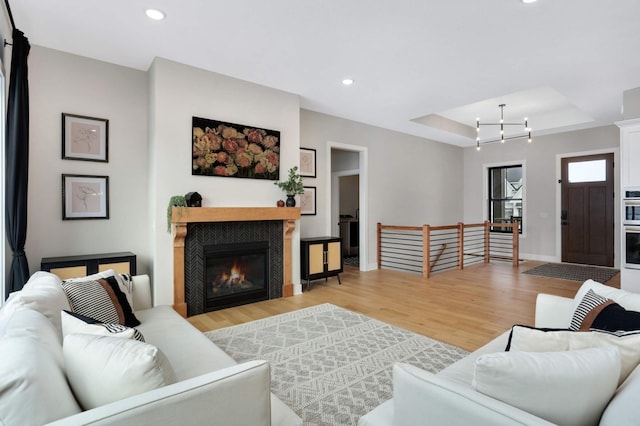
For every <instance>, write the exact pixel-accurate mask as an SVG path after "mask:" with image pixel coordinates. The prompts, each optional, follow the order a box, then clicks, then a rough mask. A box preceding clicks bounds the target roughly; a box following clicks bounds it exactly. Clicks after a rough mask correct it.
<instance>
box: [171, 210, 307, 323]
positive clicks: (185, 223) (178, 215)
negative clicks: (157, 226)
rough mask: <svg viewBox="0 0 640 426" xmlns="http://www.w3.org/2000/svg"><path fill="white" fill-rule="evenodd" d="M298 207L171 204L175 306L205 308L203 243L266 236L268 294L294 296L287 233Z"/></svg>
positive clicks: (186, 311)
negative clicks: (177, 205) (180, 205)
mask: <svg viewBox="0 0 640 426" xmlns="http://www.w3.org/2000/svg"><path fill="white" fill-rule="evenodd" d="M297 219H300V209H299V208H297V207H287V208H282V207H197V208H188V207H183V208H180V209H178V208H177V207H174V210H173V216H172V220H171V222H172V228H173V307H174V309H175V310H176V311H177V312H178V313H179V314H180V315H182V316H184V317H187V316H191V315H197V314H201V313H204V312H205V309H206V308H205V304H206V301H205V299H206V294H205V291H204V285H203V281H204V279H205V278H204V277H205V275H204V274H205V269H204V268H205V266H204V265H205V263H204V250H203V247H204V246H209V245H219V244H239V243H255V242H262V241H268V242H269V249H268V251H269V255H268V262H267V263H268V268H269V269H268V274H269V280H268V293H267V294H268V296H267V297H268V298H269V299H276V298H279V297H283V296H284V297H288V296H293V287H294V286H293V283H292V280H291V275H292V259H291V258H292V248H291V235H292V232H293V230H294V229H295V222H296V220H297Z"/></svg>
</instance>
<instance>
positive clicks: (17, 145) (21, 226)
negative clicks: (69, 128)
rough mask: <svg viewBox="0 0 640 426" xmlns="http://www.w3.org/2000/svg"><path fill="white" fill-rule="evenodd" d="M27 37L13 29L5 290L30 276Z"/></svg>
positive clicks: (20, 286) (8, 140) (9, 105)
mask: <svg viewBox="0 0 640 426" xmlns="http://www.w3.org/2000/svg"><path fill="white" fill-rule="evenodd" d="M30 49H31V46H30V45H29V40H28V39H27V38H26V37H25V36H24V34H23V33H22V31H20V30H16V29H14V30H13V47H12V53H11V76H10V82H9V93H8V103H7V135H6V149H5V153H6V177H5V179H6V182H5V184H6V188H5V207H6V224H5V225H6V228H7V241H8V242H9V245H10V246H11V250H12V251H13V260H12V261H11V269H10V270H9V280H8V282H7V285H6V286H5V288H6V292H7V294H6V295H5V297H6V296H7V295H8V294H9V293H10V292H12V291H17V290H20V289H21V288H22V286H23V285H24V284H25V283H26V282H27V280H28V279H29V265H28V263H27V256H26V255H25V252H24V243H25V241H26V239H27V183H28V178H29V82H28V75H29V70H28V67H27V57H28V56H29V50H30Z"/></svg>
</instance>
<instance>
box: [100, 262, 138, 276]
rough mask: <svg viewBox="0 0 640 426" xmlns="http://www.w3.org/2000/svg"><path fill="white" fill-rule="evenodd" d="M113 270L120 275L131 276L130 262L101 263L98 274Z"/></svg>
mask: <svg viewBox="0 0 640 426" xmlns="http://www.w3.org/2000/svg"><path fill="white" fill-rule="evenodd" d="M109 269H113V270H114V271H116V272H117V273H119V274H130V273H131V270H130V265H129V262H116V263H101V264H99V265H98V272H104V271H107V270H109Z"/></svg>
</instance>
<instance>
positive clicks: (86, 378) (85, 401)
mask: <svg viewBox="0 0 640 426" xmlns="http://www.w3.org/2000/svg"><path fill="white" fill-rule="evenodd" d="M62 351H63V354H64V361H65V367H66V370H67V379H68V380H69V384H70V385H71V388H72V389H73V393H74V394H75V396H76V398H77V399H78V402H80V405H81V406H82V408H83V409H85V410H89V409H91V408H95V407H99V406H101V405H104V404H108V403H110V402H113V401H118V400H120V399H123V398H127V397H130V396H133V395H138V394H140V393H143V392H147V391H150V390H153V389H157V388H160V387H162V386H165V385H168V384H171V383H174V382H175V375H174V373H173V369H172V368H171V364H169V361H168V360H167V359H166V357H165V356H164V354H163V353H162V352H161V351H160V350H159V349H158V348H156V347H155V346H152V345H150V344H148V343H143V342H139V341H137V340H129V339H118V338H117V337H111V336H95V335H91V334H70V335H68V336H66V337H65V338H64V344H63V347H62Z"/></svg>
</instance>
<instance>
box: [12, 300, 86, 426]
mask: <svg viewBox="0 0 640 426" xmlns="http://www.w3.org/2000/svg"><path fill="white" fill-rule="evenodd" d="M0 360H1V361H0V424H2V425H41V424H45V423H49V422H52V421H54V420H58V419H61V418H64V417H68V416H71V415H74V414H76V413H79V412H80V411H81V409H80V407H79V406H78V403H77V402H76V400H75V398H74V396H73V393H72V392H71V389H70V388H69V385H68V383H67V379H66V377H65V371H64V368H63V365H64V364H63V359H62V346H61V344H60V338H59V336H58V330H56V329H55V327H54V326H53V324H51V322H50V321H49V320H48V319H47V318H46V317H45V316H44V315H42V314H41V313H39V312H37V311H35V310H32V309H23V310H18V311H16V312H14V313H13V314H12V315H11V316H6V317H3V318H0Z"/></svg>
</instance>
